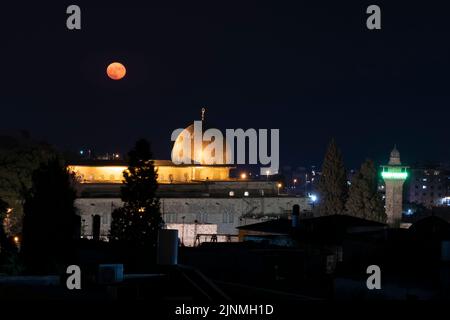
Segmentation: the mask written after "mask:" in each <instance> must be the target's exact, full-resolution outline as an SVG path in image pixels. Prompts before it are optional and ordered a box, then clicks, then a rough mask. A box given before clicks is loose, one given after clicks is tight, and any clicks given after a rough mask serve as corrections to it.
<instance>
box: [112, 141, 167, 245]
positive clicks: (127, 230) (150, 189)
mask: <svg viewBox="0 0 450 320" xmlns="http://www.w3.org/2000/svg"><path fill="white" fill-rule="evenodd" d="M128 158H129V165H128V169H127V170H126V171H125V172H124V174H123V176H124V185H123V186H122V188H121V198H122V201H123V202H124V205H123V207H121V208H117V209H116V210H114V211H113V213H112V222H111V233H110V239H111V240H113V241H114V240H116V241H121V242H126V243H129V244H132V245H135V246H148V245H150V246H152V245H154V244H155V243H156V236H157V232H158V229H160V228H161V225H162V218H161V213H160V203H159V199H158V198H157V197H156V189H157V188H158V183H157V177H158V174H157V172H156V171H155V167H154V162H153V160H152V153H151V149H150V144H149V143H148V142H147V141H146V140H144V139H141V140H139V141H137V142H136V145H135V147H134V148H133V149H132V150H131V151H130V152H129V153H128Z"/></svg>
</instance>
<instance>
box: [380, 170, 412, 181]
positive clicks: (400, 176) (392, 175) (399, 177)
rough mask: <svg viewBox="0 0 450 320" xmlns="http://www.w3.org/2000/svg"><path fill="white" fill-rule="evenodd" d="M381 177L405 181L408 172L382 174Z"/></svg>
mask: <svg viewBox="0 0 450 320" xmlns="http://www.w3.org/2000/svg"><path fill="white" fill-rule="evenodd" d="M381 176H382V177H383V179H393V180H405V179H406V178H407V177H408V172H384V171H383V172H382V173H381Z"/></svg>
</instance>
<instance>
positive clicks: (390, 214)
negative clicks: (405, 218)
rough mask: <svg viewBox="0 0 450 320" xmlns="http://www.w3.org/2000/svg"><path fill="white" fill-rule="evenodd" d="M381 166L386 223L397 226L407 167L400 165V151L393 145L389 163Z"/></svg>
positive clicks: (398, 224) (399, 218)
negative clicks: (384, 185)
mask: <svg viewBox="0 0 450 320" xmlns="http://www.w3.org/2000/svg"><path fill="white" fill-rule="evenodd" d="M381 168H382V169H381V170H382V171H381V176H382V177H383V180H384V183H385V184H386V215H387V223H388V224H389V225H390V226H392V227H399V226H400V221H401V219H402V207H403V183H404V182H405V180H406V178H407V177H408V172H407V168H408V167H407V166H403V165H402V163H401V162H400V152H398V150H397V148H396V147H395V146H394V149H393V150H392V152H391V157H390V159H389V163H388V164H387V165H384V166H381Z"/></svg>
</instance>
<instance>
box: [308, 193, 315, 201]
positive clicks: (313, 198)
mask: <svg viewBox="0 0 450 320" xmlns="http://www.w3.org/2000/svg"><path fill="white" fill-rule="evenodd" d="M309 198H310V199H311V201H312V202H316V201H317V196H316V195H315V194H310V195H309Z"/></svg>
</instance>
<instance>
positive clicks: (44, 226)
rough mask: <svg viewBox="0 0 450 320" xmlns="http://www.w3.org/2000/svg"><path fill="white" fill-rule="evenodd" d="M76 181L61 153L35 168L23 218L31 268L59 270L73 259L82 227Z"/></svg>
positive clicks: (24, 250) (24, 249) (26, 254)
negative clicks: (77, 206)
mask: <svg viewBox="0 0 450 320" xmlns="http://www.w3.org/2000/svg"><path fill="white" fill-rule="evenodd" d="M73 184H74V177H73V175H72V174H71V173H70V172H69V171H68V169H67V167H66V166H64V165H62V163H61V161H60V159H58V158H57V157H54V158H52V159H50V160H49V161H48V162H47V163H42V164H41V165H40V166H39V168H38V169H36V170H35V171H34V172H33V175H32V186H31V189H30V190H29V191H28V194H27V195H26V197H25V203H24V220H23V241H22V254H23V256H24V261H25V265H26V268H27V269H28V271H31V272H33V273H48V272H56V271H58V270H61V269H60V268H61V267H63V265H64V264H67V263H69V262H70V260H71V259H73V255H72V254H73V249H74V246H73V244H74V240H75V237H76V236H77V234H78V232H77V230H76V228H77V227H79V216H78V215H77V214H76V208H75V205H74V201H75V198H76V191H75V188H74V186H73Z"/></svg>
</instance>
